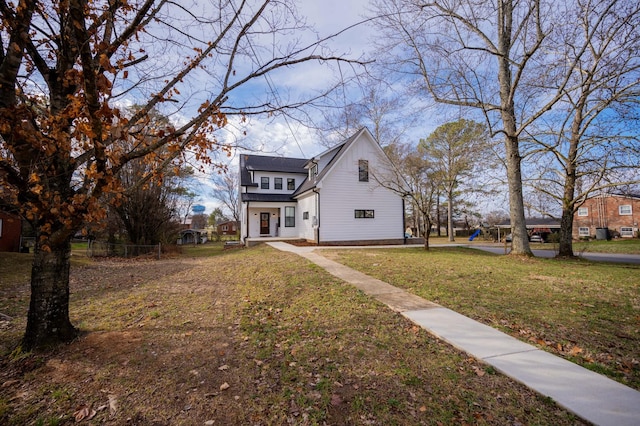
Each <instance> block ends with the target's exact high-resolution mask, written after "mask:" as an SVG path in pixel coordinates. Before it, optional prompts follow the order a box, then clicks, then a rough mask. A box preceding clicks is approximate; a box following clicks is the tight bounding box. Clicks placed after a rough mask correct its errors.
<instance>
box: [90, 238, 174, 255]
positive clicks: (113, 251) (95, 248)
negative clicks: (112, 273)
mask: <svg viewBox="0 0 640 426" xmlns="http://www.w3.org/2000/svg"><path fill="white" fill-rule="evenodd" d="M161 255H162V247H161V245H160V244H155V245H139V244H115V243H108V242H105V241H95V240H93V241H89V243H88V244H87V256H88V257H124V258H131V257H138V256H154V257H157V258H158V259H160V257H161Z"/></svg>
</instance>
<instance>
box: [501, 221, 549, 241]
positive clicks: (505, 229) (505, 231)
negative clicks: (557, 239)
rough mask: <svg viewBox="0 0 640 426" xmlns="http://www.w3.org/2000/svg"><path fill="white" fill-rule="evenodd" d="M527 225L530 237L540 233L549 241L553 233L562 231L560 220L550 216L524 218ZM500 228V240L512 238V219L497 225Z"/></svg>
mask: <svg viewBox="0 0 640 426" xmlns="http://www.w3.org/2000/svg"><path fill="white" fill-rule="evenodd" d="M524 224H525V227H526V228H527V233H528V234H529V237H531V236H533V235H540V236H541V237H542V239H543V240H544V241H549V240H550V239H551V235H552V234H557V233H559V232H560V221H559V220H556V219H551V218H548V217H538V218H528V219H525V220H524ZM496 228H497V230H498V238H497V239H498V241H504V240H505V239H507V241H509V239H510V238H511V236H510V233H511V220H510V219H507V220H505V221H503V222H500V223H498V224H497V225H496Z"/></svg>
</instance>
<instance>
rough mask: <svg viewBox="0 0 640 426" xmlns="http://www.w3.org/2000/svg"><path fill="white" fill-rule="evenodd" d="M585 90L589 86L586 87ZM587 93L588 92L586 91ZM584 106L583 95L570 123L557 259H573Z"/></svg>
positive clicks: (584, 96)
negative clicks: (578, 163)
mask: <svg viewBox="0 0 640 426" xmlns="http://www.w3.org/2000/svg"><path fill="white" fill-rule="evenodd" d="M589 80H590V78H589ZM586 87H587V89H588V88H589V87H590V84H589V85H587V86H586ZM587 92H588V90H587ZM585 104H586V95H585V94H584V93H583V94H582V96H580V99H579V100H578V102H577V105H576V112H575V115H574V117H573V123H571V140H570V141H569V153H568V155H567V162H566V166H565V167H566V170H565V173H566V175H565V177H564V194H562V218H561V219H560V241H559V243H560V244H559V249H558V257H573V214H574V207H575V204H576V201H575V194H576V180H577V173H578V172H577V165H576V164H577V163H576V162H577V159H578V145H579V143H580V133H581V131H580V130H581V129H580V127H581V125H582V121H583V119H584V116H583V110H584V107H585Z"/></svg>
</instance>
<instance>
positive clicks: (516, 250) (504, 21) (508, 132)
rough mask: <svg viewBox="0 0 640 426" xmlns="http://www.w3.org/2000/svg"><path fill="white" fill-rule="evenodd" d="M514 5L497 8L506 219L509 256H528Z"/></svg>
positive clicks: (509, 4) (508, 2)
mask: <svg viewBox="0 0 640 426" xmlns="http://www.w3.org/2000/svg"><path fill="white" fill-rule="evenodd" d="M513 10H514V5H513V2H512V1H504V2H500V3H499V7H498V50H499V52H500V53H501V56H500V57H499V58H498V82H499V84H500V114H501V118H502V124H503V126H504V133H505V151H506V155H507V159H506V160H507V161H506V164H507V181H508V186H509V217H510V218H511V234H512V240H511V241H512V245H511V254H515V255H527V256H531V255H533V253H532V252H531V248H530V247H529V236H528V234H527V224H526V223H525V215H524V199H523V196H522V169H521V163H522V157H521V156H520V146H519V139H518V133H517V126H516V113H515V106H514V100H513V96H514V95H513V91H514V90H515V88H514V86H513V84H514V83H513V80H512V75H511V65H512V64H511V62H510V51H511V43H512V37H513V33H512V22H513Z"/></svg>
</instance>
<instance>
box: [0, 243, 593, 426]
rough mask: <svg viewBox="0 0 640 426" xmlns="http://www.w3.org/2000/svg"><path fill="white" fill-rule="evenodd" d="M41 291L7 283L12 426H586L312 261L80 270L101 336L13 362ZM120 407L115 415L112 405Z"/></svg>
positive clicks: (87, 314) (78, 284) (255, 251)
mask: <svg viewBox="0 0 640 426" xmlns="http://www.w3.org/2000/svg"><path fill="white" fill-rule="evenodd" d="M26 286H27V283H26V282H25V281H24V279H20V278H19V277H18V278H17V279H16V280H13V281H12V282H11V283H9V282H8V281H3V282H2V287H1V289H0V290H1V293H0V311H1V312H3V313H6V314H8V315H11V316H12V317H13V318H14V320H13V321H10V322H8V323H7V324H6V325H5V328H4V329H2V331H1V333H2V334H1V341H2V348H3V350H4V352H3V353H2V358H0V423H2V424H8V425H24V424H37V425H55V424H72V423H74V420H73V414H74V412H76V411H77V410H78V409H79V408H81V407H90V410H89V412H91V410H96V415H95V417H94V419H93V420H91V421H88V420H85V421H83V422H82V423H81V424H83V423H87V424H97V423H100V424H113V425H121V424H138V425H203V424H205V422H207V421H211V422H213V424H219V425H230V424H234V425H235V424H239V425H240V424H241V425H244V424H255V425H281V424H299V425H307V424H310V425H311V424H330V425H343V424H354V425H373V424H391V425H393V424H395V425H415V424H434V425H436V424H495V425H508V424H512V425H517V424H554V425H569V424H582V423H581V422H580V421H579V420H577V419H575V418H574V417H573V416H572V415H570V414H568V413H567V412H566V411H564V410H562V409H560V408H558V407H557V406H556V405H555V404H554V403H553V402H552V401H549V400H548V399H546V398H542V397H540V396H538V395H536V394H535V393H533V392H532V391H530V390H528V389H526V388H525V387H523V386H521V385H519V384H517V383H514V382H513V381H511V380H510V379H508V378H506V377H504V376H502V375H500V374H498V373H496V372H495V371H494V370H493V369H491V368H489V367H487V366H486V365H483V364H481V363H479V362H478V361H476V360H474V359H470V358H469V357H467V356H466V355H465V354H463V353H461V352H459V351H457V350H455V349H453V348H451V347H449V346H448V345H446V344H444V343H442V342H440V341H438V340H436V339H435V338H433V337H432V336H430V335H428V334H427V333H426V332H424V331H423V330H422V329H420V328H419V327H416V326H414V325H413V324H412V323H410V322H409V321H408V320H406V319H404V318H403V317H402V316H400V315H399V314H397V313H394V312H392V311H390V310H389V309H387V308H386V307H384V306H382V305H380V304H378V303H377V302H375V301H373V300H371V299H370V298H368V297H366V296H364V295H363V294H362V293H360V292H359V291H357V290H355V289H354V288H353V287H351V286H349V285H346V284H344V283H342V282H340V281H339V280H337V279H335V278H333V277H332V276H330V275H329V274H327V273H326V272H325V271H324V270H322V269H320V268H318V267H316V266H314V265H312V264H310V263H308V262H307V261H305V260H303V259H301V258H299V257H297V256H295V255H292V254H287V253H281V252H277V251H276V250H274V249H271V248H268V247H257V248H252V249H247V250H234V251H228V252H226V253H223V254H221V255H218V256H216V257H204V256H200V257H192V256H188V257H182V258H176V259H168V260H162V261H153V260H145V261H138V262H136V261H125V262H120V261H100V262H95V263H91V264H89V265H87V266H83V267H79V268H74V270H73V280H72V294H73V296H72V303H71V312H72V317H73V318H72V319H73V321H74V323H75V324H78V325H80V326H81V328H82V329H83V330H85V331H86V334H84V336H83V337H81V338H79V339H78V340H77V341H75V342H73V343H71V344H69V345H66V346H63V347H60V348H58V349H56V350H55V351H52V352H50V353H40V354H15V353H14V354H11V353H9V350H8V349H9V348H11V347H14V346H15V345H16V344H17V343H18V341H19V338H20V335H21V333H22V330H23V327H24V319H23V318H24V314H25V312H26V308H27V302H28V301H27V296H28V291H25V287H26ZM110 402H111V405H110Z"/></svg>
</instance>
